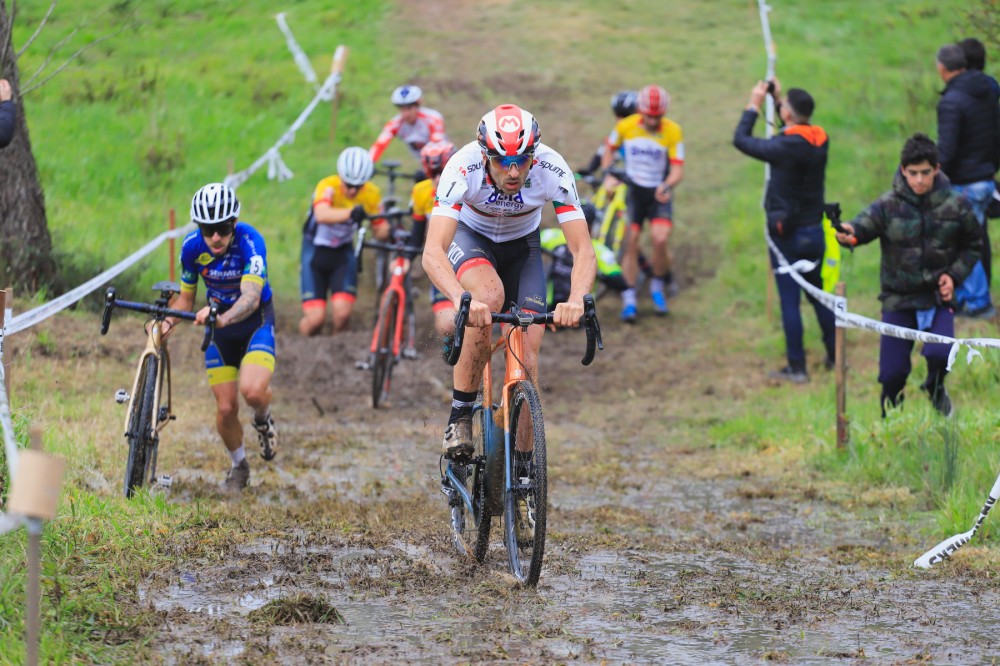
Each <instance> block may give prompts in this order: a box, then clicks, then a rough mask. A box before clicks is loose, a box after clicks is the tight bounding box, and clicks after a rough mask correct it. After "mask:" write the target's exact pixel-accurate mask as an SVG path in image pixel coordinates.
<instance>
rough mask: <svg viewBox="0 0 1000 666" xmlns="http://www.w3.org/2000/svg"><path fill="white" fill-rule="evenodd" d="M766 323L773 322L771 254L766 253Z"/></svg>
mask: <svg viewBox="0 0 1000 666" xmlns="http://www.w3.org/2000/svg"><path fill="white" fill-rule="evenodd" d="M766 308H767V309H766V310H765V312H766V313H767V323H768V324H770V323H771V322H773V321H774V269H773V268H772V267H771V253H770V252H768V253H767V306H766Z"/></svg>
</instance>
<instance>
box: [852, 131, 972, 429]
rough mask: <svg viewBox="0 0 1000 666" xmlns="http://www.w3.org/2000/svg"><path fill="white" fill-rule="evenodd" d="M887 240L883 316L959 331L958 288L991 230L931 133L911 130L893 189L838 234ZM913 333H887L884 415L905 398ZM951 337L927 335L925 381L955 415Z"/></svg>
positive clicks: (882, 358) (882, 350)
mask: <svg viewBox="0 0 1000 666" xmlns="http://www.w3.org/2000/svg"><path fill="white" fill-rule="evenodd" d="M876 238H877V239H879V242H880V243H881V245H882V268H881V270H880V277H881V283H882V293H881V294H879V300H881V301H882V321H883V322H885V323H887V324H892V325H894V326H903V327H906V328H912V329H917V330H921V331H928V332H930V333H936V334H938V335H945V336H948V337H954V335H955V315H954V310H953V301H954V298H955V290H956V288H957V287H959V286H961V284H962V281H963V280H965V279H966V278H967V277H968V276H969V275H970V274H971V273H972V269H973V267H974V266H975V265H976V263H977V262H978V261H979V259H980V256H981V254H982V245H983V238H982V233H981V231H980V228H979V221H978V220H977V219H976V215H975V212H974V211H973V208H972V206H971V205H970V204H969V202H968V200H967V199H966V198H965V197H963V196H962V195H961V194H959V192H958V191H957V190H955V189H954V188H952V187H951V185H950V184H949V182H948V178H947V177H946V176H945V175H944V172H943V171H941V164H940V163H939V158H938V148H937V146H935V145H934V142H933V141H931V140H930V138H929V137H928V136H927V135H926V134H921V133H917V134H914V135H913V136H912V137H910V138H909V139H908V140H907V141H906V144H904V146H903V150H902V152H901V154H900V159H899V168H898V169H897V170H896V175H895V176H894V177H893V181H892V189H891V190H889V191H888V192H886V193H885V194H883V195H882V196H880V197H879V198H878V199H876V200H875V202H874V203H872V204H871V205H870V206H868V208H867V209H865V210H864V212H862V213H861V214H860V215H858V216H857V217H856V218H854V219H853V220H851V221H850V222H845V223H844V224H842V225H841V231H838V233H837V241H838V242H839V243H840V244H841V245H846V246H849V247H853V246H855V245H864V244H865V243H870V242H871V241H873V240H875V239H876ZM912 350H913V340H903V339H900V338H894V337H890V336H888V335H883V336H882V340H881V344H880V347H879V373H878V381H879V383H880V384H882V398H881V402H882V416H883V417H885V413H886V407H896V406H899V405H901V404H902V402H903V388H904V387H905V386H906V379H907V377H909V375H910V369H911V365H910V352H911V351H912ZM949 351H950V345H947V344H939V343H924V348H923V352H922V353H923V356H924V358H926V359H927V380H926V381H925V382H924V383H923V385H922V386H921V388H922V389H923V390H924V391H926V392H927V394H928V396H929V397H930V399H931V404H933V405H934V408H935V409H937V410H938V411H939V412H940V413H941V414H943V415H944V416H951V414H952V403H951V398H950V397H949V396H948V392H947V391H946V390H945V388H944V378H945V375H946V374H948V370H947V366H948V353H949Z"/></svg>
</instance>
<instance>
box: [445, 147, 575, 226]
mask: <svg viewBox="0 0 1000 666" xmlns="http://www.w3.org/2000/svg"><path fill="white" fill-rule="evenodd" d="M547 203H551V204H552V206H553V208H555V211H556V219H557V220H558V221H559V224H563V223H564V222H568V221H570V220H576V219H583V211H582V210H581V208H580V197H579V195H578V194H577V192H576V183H575V182H574V179H573V172H572V170H571V169H570V168H569V167H568V166H567V165H566V160H564V159H563V157H562V155H560V154H559V153H557V152H556V151H554V150H552V149H551V148H549V147H548V146H546V145H545V144H544V143H539V144H538V147H537V149H536V150H535V159H534V162H532V165H531V168H530V170H529V171H528V177H527V178H526V179H525V181H524V187H522V188H521V189H520V191H518V192H516V193H515V194H504V193H502V192H500V191H499V190H497V189H496V188H495V187H494V186H493V181H492V180H491V179H490V177H489V176H488V174H487V170H486V168H485V165H484V164H483V153H482V150H481V149H480V148H479V144H478V143H477V142H475V141H473V142H471V143H469V144H467V145H465V146H463V147H462V149H461V150H459V151H458V152H457V153H455V155H454V156H453V157H452V158H451V159H450V160H448V164H447V165H446V166H445V168H444V173H442V174H441V180H440V181H439V182H438V187H437V202H436V204H435V206H434V211H433V215H443V216H445V217H450V218H452V219H455V220H458V221H459V222H461V223H463V224H465V225H466V226H467V227H469V228H470V229H472V230H473V231H475V232H477V233H480V234H482V235H483V236H486V237H487V238H489V239H491V240H493V241H494V242H497V243H502V242H505V241H510V240H514V239H517V238H523V237H524V236H527V235H528V234H530V233H531V232H532V231H534V230H535V229H537V228H538V227H539V225H540V224H541V221H542V207H543V206H544V205H545V204H547Z"/></svg>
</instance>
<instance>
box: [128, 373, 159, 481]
mask: <svg viewBox="0 0 1000 666" xmlns="http://www.w3.org/2000/svg"><path fill="white" fill-rule="evenodd" d="M156 362H157V361H156V358H155V357H153V356H147V357H146V359H145V360H144V361H143V362H142V367H141V368H140V370H139V385H138V386H136V387H135V393H134V395H133V396H132V404H131V405H130V411H129V415H128V425H127V427H126V430H125V437H126V439H127V440H128V461H127V462H126V464H125V497H127V498H131V497H132V496H133V495H134V494H135V493H136V491H137V490H139V488H141V487H142V484H143V483H144V481H145V477H146V472H147V469H148V467H149V465H150V464H151V463H152V444H153V435H152V432H153V417H154V411H155V408H156V405H155V404H154V402H155V399H156Z"/></svg>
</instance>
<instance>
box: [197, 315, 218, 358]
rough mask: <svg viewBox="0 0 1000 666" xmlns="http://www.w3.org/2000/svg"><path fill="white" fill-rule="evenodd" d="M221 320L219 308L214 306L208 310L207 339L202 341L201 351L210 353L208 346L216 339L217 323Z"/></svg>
mask: <svg viewBox="0 0 1000 666" xmlns="http://www.w3.org/2000/svg"><path fill="white" fill-rule="evenodd" d="M218 318H219V306H217V305H213V306H212V307H211V308H210V309H209V310H208V322H207V323H206V324H205V338H204V339H203V340H202V341H201V350H202V351H203V352H205V351H208V346H209V345H210V344H212V340H213V339H214V338H215V322H216V321H217V320H218Z"/></svg>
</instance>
